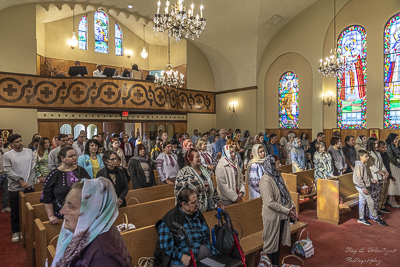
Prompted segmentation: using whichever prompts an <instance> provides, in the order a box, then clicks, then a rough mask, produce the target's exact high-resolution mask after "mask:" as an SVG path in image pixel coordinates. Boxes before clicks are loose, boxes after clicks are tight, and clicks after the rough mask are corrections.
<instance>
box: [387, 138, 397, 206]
mask: <svg viewBox="0 0 400 267" xmlns="http://www.w3.org/2000/svg"><path fill="white" fill-rule="evenodd" d="M398 141H399V135H398V134H395V133H391V134H389V136H388V137H387V138H386V144H387V154H388V156H389V161H390V170H391V172H392V177H393V178H394V180H393V179H392V180H391V181H390V182H389V189H388V196H389V199H388V203H389V205H390V206H392V207H394V208H400V205H398V204H397V202H396V196H399V195H400V151H399V149H398V148H397V146H396V145H397V142H398Z"/></svg>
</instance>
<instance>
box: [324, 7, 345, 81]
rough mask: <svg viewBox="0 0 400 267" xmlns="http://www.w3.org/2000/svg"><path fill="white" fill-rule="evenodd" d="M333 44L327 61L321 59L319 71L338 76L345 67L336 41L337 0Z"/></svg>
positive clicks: (325, 74)
mask: <svg viewBox="0 0 400 267" xmlns="http://www.w3.org/2000/svg"><path fill="white" fill-rule="evenodd" d="M333 45H334V49H331V51H330V56H329V57H326V58H325V61H324V60H323V59H322V58H321V59H320V61H319V68H318V72H319V73H322V75H324V76H326V77H327V76H331V75H333V76H335V77H337V76H338V75H340V73H342V71H343V69H344V62H343V59H342V58H339V57H338V53H339V52H340V51H338V49H337V41H336V0H334V1H333Z"/></svg>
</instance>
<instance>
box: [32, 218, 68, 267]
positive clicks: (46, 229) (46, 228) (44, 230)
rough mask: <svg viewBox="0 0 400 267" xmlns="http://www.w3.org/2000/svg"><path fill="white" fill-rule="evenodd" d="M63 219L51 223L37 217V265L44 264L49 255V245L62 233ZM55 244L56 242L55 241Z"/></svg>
mask: <svg viewBox="0 0 400 267" xmlns="http://www.w3.org/2000/svg"><path fill="white" fill-rule="evenodd" d="M62 224H63V221H60V222H59V223H58V224H51V223H50V222H49V221H45V222H43V221H42V220H40V219H35V243H36V246H35V247H36V249H35V261H36V266H44V265H45V262H46V256H47V251H46V249H47V247H48V245H52V244H50V242H51V240H53V238H54V237H56V236H57V235H59V234H60V231H61V227H62ZM53 244H56V243H54V242H53Z"/></svg>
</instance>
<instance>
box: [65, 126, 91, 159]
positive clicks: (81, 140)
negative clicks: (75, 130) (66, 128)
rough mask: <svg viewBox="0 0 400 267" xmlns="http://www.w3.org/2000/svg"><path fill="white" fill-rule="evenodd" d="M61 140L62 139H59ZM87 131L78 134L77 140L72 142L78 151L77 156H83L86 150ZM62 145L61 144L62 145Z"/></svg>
mask: <svg viewBox="0 0 400 267" xmlns="http://www.w3.org/2000/svg"><path fill="white" fill-rule="evenodd" d="M58 140H60V139H58ZM85 144H86V143H85V133H84V132H83V133H80V134H79V135H78V138H76V141H75V142H74V143H73V144H72V147H73V148H74V149H75V151H76V157H77V158H79V156H82V155H83V154H84V152H85ZM60 146H61V145H60Z"/></svg>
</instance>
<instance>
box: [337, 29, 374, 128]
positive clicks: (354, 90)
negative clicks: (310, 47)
mask: <svg viewBox="0 0 400 267" xmlns="http://www.w3.org/2000/svg"><path fill="white" fill-rule="evenodd" d="M338 57H341V58H342V59H343V60H344V64H345V68H344V69H343V72H342V73H341V74H340V75H339V76H338V78H337V89H338V90H337V92H338V113H337V116H338V123H337V124H338V128H341V129H364V128H366V126H367V122H366V117H367V116H366V111H367V33H366V31H365V29H364V28H363V27H361V26H350V27H348V28H346V29H344V30H343V31H342V33H341V34H340V36H339V41H338Z"/></svg>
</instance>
